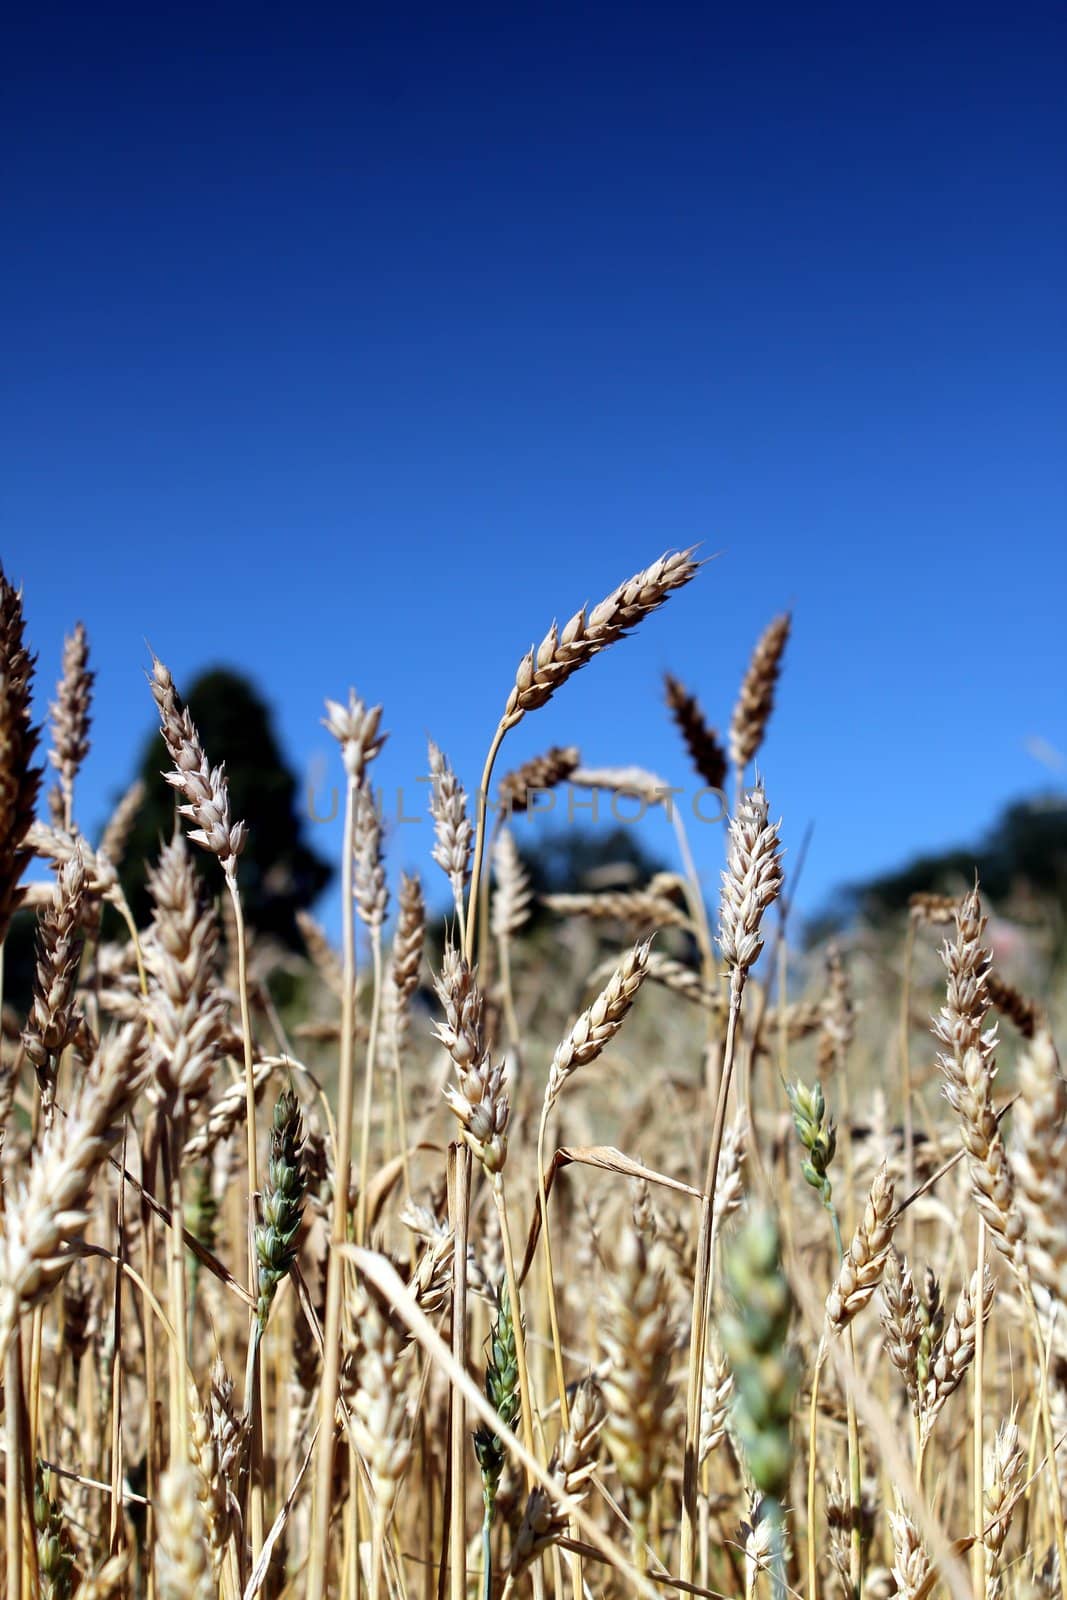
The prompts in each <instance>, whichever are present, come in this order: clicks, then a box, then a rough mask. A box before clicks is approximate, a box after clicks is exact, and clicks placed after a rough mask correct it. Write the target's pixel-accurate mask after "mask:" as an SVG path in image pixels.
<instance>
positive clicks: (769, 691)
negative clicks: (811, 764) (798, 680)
mask: <svg viewBox="0 0 1067 1600" xmlns="http://www.w3.org/2000/svg"><path fill="white" fill-rule="evenodd" d="M791 623H792V618H791V616H790V613H789V612H788V611H784V612H783V613H782V614H781V616H778V617H775V619H774V621H773V622H771V623H770V624H768V626H767V628H766V629H765V630H764V632H763V633H762V634H761V635H760V638H759V640H758V642H757V644H756V648H755V650H754V651H753V653H752V660H751V661H750V662H749V664H748V671H747V672H746V673H745V676H744V678H743V679H742V682H741V691H740V693H739V695H738V697H737V704H736V705H735V706H734V712H733V716H732V718H731V719H730V760H731V761H732V762H733V767H734V772H735V773H736V774H737V775H738V780H739V781H740V776H741V774H742V773H743V772H744V770H745V768H746V767H747V766H748V764H749V762H750V761H751V760H752V759H753V757H754V756H755V755H756V754H757V753H758V751H759V748H760V746H761V745H762V743H763V740H764V737H765V735H766V732H767V724H768V722H769V721H770V717H771V712H772V711H773V710H774V696H775V691H776V689H777V687H778V676H779V673H780V672H781V670H782V657H783V655H784V654H785V647H786V644H787V642H788V639H789V629H790V626H791Z"/></svg>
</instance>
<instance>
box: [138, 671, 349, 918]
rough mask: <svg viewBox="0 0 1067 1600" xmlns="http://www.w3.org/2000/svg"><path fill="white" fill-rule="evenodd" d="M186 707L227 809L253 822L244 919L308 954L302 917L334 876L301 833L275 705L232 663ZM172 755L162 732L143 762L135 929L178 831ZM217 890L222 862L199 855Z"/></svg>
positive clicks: (245, 864) (197, 687)
mask: <svg viewBox="0 0 1067 1600" xmlns="http://www.w3.org/2000/svg"><path fill="white" fill-rule="evenodd" d="M186 703H187V705H188V707H189V711H190V713H191V715H192V718H193V721H194V722H195V723H196V727H197V731H198V733H199V734H200V740H201V743H202V745H203V747H204V749H205V751H206V752H207V757H208V760H209V761H210V762H211V763H212V765H215V766H217V765H219V764H220V763H223V762H224V763H225V766H226V778H227V781H228V783H229V787H230V809H231V813H232V815H233V817H234V819H235V820H238V819H239V820H241V821H243V822H247V824H248V830H249V832H248V842H247V844H246V845H245V848H244V852H243V854H242V856H241V864H240V869H239V873H238V881H239V883H240V887H241V899H242V902H243V904H244V908H245V916H246V917H247V919H248V922H249V924H250V926H251V927H252V928H254V929H255V930H256V932H257V933H259V934H263V935H268V936H270V937H272V938H274V939H277V940H279V941H280V942H281V943H282V944H284V945H286V946H287V947H288V948H290V949H302V948H303V944H302V941H301V939H300V934H299V931H298V929H297V926H296V913H297V911H299V910H301V909H306V908H307V907H309V906H310V905H311V904H312V902H313V901H314V900H315V899H316V898H317V896H318V895H319V894H321V892H322V890H323V889H324V888H325V887H326V885H327V884H328V883H329V881H330V878H331V877H332V875H333V868H332V867H331V866H330V865H329V864H328V863H327V862H326V861H324V860H323V859H322V858H321V857H320V856H319V855H318V854H317V853H316V852H315V850H313V849H312V847H311V846H310V845H309V844H308V842H307V840H306V839H305V837H304V826H303V819H302V817H301V813H300V792H299V784H298V782H297V779H296V776H295V775H294V773H293V772H292V771H290V769H289V767H288V765H287V764H286V760H285V757H284V755H283V754H282V750H281V747H280V745H279V743H278V738H277V735H276V733H275V731H274V722H273V718H272V716H271V712H270V708H269V706H268V705H267V703H266V701H265V700H263V699H262V698H261V696H260V695H259V694H258V693H257V691H256V689H255V688H254V686H253V685H252V684H251V683H250V682H249V680H248V679H247V678H246V677H244V676H243V674H241V673H239V672H235V671H232V670H231V669H229V668H226V667H215V668H212V669H211V670H210V671H207V672H204V673H202V674H201V676H200V677H198V678H197V679H196V680H195V682H194V683H193V684H192V685H191V686H190V688H189V691H188V696H187V700H186ZM167 767H168V760H167V751H166V747H165V746H164V744H163V740H162V739H161V737H160V735H159V732H158V730H154V731H153V733H152V735H151V736H150V738H149V739H148V741H147V743H146V745H145V749H144V756H143V758H142V760H141V763H140V776H141V777H142V779H143V780H144V783H145V785H146V796H145V801H144V804H143V806H142V807H141V811H140V813H139V815H138V818H137V822H136V824H135V826H134V830H133V832H132V834H131V835H130V841H129V844H128V846H127V849H126V856H125V861H124V864H123V868H122V881H123V888H124V889H125V891H126V894H127V896H128V897H129V900H130V905H131V907H132V909H133V914H134V916H135V918H136V919H137V922H138V925H143V923H144V921H145V920H146V918H147V917H148V916H149V915H150V913H151V907H150V903H149V898H148V890H147V887H146V884H145V866H146V864H147V863H151V862H152V861H154V860H155V858H156V856H157V855H158V853H159V845H160V841H161V840H163V839H168V838H170V836H171V834H172V832H173V830H174V817H175V794H174V790H173V789H172V788H171V787H170V785H169V784H168V783H167V782H166V781H165V779H164V778H163V776H162V774H163V772H164V771H165V770H166V769H167ZM196 861H197V865H198V867H199V868H200V870H201V871H202V872H203V873H204V874H205V878H206V881H207V882H208V884H209V887H210V890H211V893H212V894H217V893H218V891H219V888H220V882H221V880H220V878H219V873H218V869H217V866H216V864H215V863H214V862H213V861H211V860H209V859H208V858H207V857H206V856H204V855H203V854H202V853H201V852H200V851H197V852H196Z"/></svg>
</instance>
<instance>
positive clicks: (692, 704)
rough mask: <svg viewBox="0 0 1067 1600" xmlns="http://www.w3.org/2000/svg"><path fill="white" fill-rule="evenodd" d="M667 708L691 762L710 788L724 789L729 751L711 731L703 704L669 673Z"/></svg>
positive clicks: (665, 679) (665, 687)
mask: <svg viewBox="0 0 1067 1600" xmlns="http://www.w3.org/2000/svg"><path fill="white" fill-rule="evenodd" d="M663 684H664V689H665V690H666V697H667V706H668V709H669V710H670V713H671V716H672V717H673V718H674V721H675V723H676V724H677V727H678V731H679V733H680V734H681V735H682V738H683V739H684V740H685V746H686V749H687V750H688V751H689V759H690V760H691V761H692V763H693V766H694V768H695V769H696V772H697V774H698V776H699V777H701V778H702V779H703V780H704V782H705V783H706V784H707V786H708V788H709V789H722V787H723V785H724V784H725V782H726V751H725V750H724V749H723V747H722V745H721V744H720V743H719V740H718V737H717V735H716V733H715V730H714V729H713V728H709V727H708V725H707V723H706V721H705V720H704V713H703V711H702V710H701V709H700V701H699V700H698V699H697V698H696V696H695V695H692V694H690V693H689V691H688V690H687V689H686V687H685V685H684V684H683V683H680V682H679V681H678V679H677V678H674V677H672V676H671V674H670V673H669V672H668V673H666V674H665V675H664V679H663Z"/></svg>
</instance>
